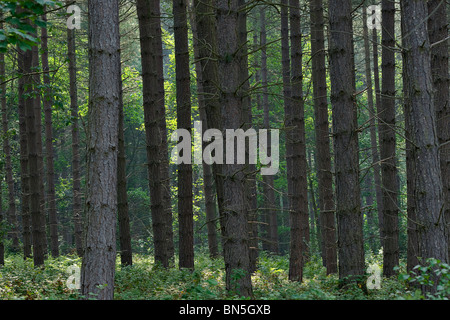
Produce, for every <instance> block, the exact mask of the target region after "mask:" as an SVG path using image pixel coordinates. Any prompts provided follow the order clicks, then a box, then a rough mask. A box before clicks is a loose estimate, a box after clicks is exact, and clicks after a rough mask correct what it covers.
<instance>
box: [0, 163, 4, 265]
mask: <svg viewBox="0 0 450 320" xmlns="http://www.w3.org/2000/svg"><path fill="white" fill-rule="evenodd" d="M2 169H3V168H2ZM0 182H1V179H0ZM2 201H3V192H2V188H0V203H2ZM3 220H4V218H3V208H2V206H0V226H3V223H4V222H3ZM4 265H5V237H4V235H3V232H2V233H0V267H2V266H4Z"/></svg>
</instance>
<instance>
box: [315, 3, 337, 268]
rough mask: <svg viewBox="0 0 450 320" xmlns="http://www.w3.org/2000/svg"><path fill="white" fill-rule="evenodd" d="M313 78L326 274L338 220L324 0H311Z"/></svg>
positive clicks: (332, 259) (331, 264)
mask: <svg viewBox="0 0 450 320" xmlns="http://www.w3.org/2000/svg"><path fill="white" fill-rule="evenodd" d="M310 14H311V51H312V58H311V61H312V80H313V94H314V122H315V134H316V155H317V157H316V159H317V182H318V189H319V207H320V210H321V213H320V215H321V221H322V222H323V225H322V234H323V239H324V241H323V242H324V249H325V265H326V268H327V274H331V273H336V272H337V248H336V222H335V204H334V198H333V174H332V172H331V152H330V134H329V132H330V123H329V121H328V99H327V96H328V93H327V75H326V67H325V54H326V52H325V37H324V17H323V3H322V0H314V1H311V2H310Z"/></svg>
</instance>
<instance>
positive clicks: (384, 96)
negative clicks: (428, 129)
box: [378, 0, 399, 277]
mask: <svg viewBox="0 0 450 320" xmlns="http://www.w3.org/2000/svg"><path fill="white" fill-rule="evenodd" d="M381 5H382V11H381V14H382V30H383V31H382V40H381V43H382V64H381V70H382V80H381V105H380V108H379V109H378V117H379V129H378V132H379V139H380V158H381V181H382V190H383V210H384V211H383V237H384V238H383V274H384V275H385V276H386V277H390V276H393V275H394V274H395V273H394V267H395V266H397V265H398V263H399V246H398V235H399V233H398V177H397V163H396V156H395V152H396V137H395V124H396V119H395V51H394V49H395V3H394V1H391V0H383V1H382V2H381Z"/></svg>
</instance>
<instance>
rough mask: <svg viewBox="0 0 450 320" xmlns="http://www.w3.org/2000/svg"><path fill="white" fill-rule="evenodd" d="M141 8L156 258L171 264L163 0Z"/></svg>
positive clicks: (143, 3)
mask: <svg viewBox="0 0 450 320" xmlns="http://www.w3.org/2000/svg"><path fill="white" fill-rule="evenodd" d="M137 12H138V19H139V30H140V44H141V57H142V79H143V99H144V117H145V132H146V137H147V138H146V139H147V161H148V175H149V187H150V198H151V211H152V225H153V235H154V238H153V242H154V249H155V261H157V262H159V263H161V264H162V265H163V266H164V267H166V268H168V267H169V266H170V265H171V260H172V258H173V237H172V236H171V230H172V222H171V212H170V214H169V212H168V209H169V205H168V204H167V203H166V202H167V200H170V198H169V199H167V195H166V193H167V192H168V190H167V189H168V183H169V179H168V163H167V166H166V162H165V159H164V158H165V157H167V156H168V153H167V140H166V131H165V106H164V82H163V81H164V79H163V74H162V58H163V57H162V42H161V24H160V23H161V22H160V9H159V1H149V0H138V1H137ZM161 87H162V88H161ZM163 157H164V158H163ZM167 161H168V159H167ZM166 170H167V173H166ZM169 216H170V219H169V218H168V217H169ZM169 220H170V221H169Z"/></svg>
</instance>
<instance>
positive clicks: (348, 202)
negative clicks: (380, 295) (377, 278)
mask: <svg viewBox="0 0 450 320" xmlns="http://www.w3.org/2000/svg"><path fill="white" fill-rule="evenodd" d="M351 10H352V8H351V1H349V0H346V1H337V0H330V2H329V12H330V33H331V34H330V48H329V54H330V78H331V103H332V106H333V134H334V151H335V171H336V216H337V228H338V254H339V264H338V266H339V278H340V279H342V280H344V279H346V280H350V279H351V278H352V277H353V276H361V275H363V274H364V247H363V230H362V226H363V217H362V213H361V208H360V187H359V161H358V133H357V121H356V118H355V116H356V112H355V110H354V107H355V104H354V99H355V97H354V91H355V89H354V86H353V81H352V78H353V63H352V51H353V50H352V37H353V30H352V20H351Z"/></svg>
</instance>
